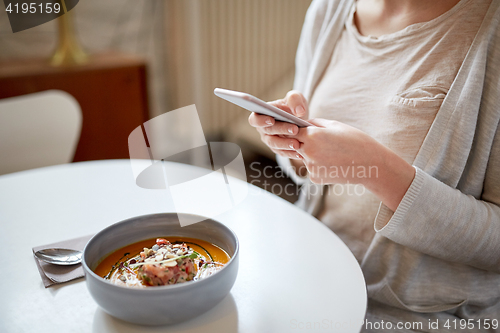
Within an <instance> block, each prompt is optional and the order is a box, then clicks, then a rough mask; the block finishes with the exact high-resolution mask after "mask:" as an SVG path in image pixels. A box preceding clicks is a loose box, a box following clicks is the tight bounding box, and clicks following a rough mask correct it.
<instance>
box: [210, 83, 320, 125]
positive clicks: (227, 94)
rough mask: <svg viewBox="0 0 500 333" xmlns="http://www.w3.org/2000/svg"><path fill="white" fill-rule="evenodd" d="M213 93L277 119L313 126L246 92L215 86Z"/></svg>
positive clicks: (249, 109)
mask: <svg viewBox="0 0 500 333" xmlns="http://www.w3.org/2000/svg"><path fill="white" fill-rule="evenodd" d="M214 94H215V95H217V96H219V97H220V98H223V99H225V100H226V101H229V102H231V103H234V104H236V105H238V106H241V107H242V108H244V109H247V110H248V111H252V112H255V113H259V114H264V115H266V116H271V117H273V118H274V119H276V120H278V121H284V122H287V123H292V124H295V125H297V126H299V127H307V126H314V125H313V124H311V123H309V122H307V121H305V120H303V119H300V118H299V117H296V116H294V115H293V114H290V113H288V112H286V111H283V110H281V109H279V108H277V107H275V106H272V105H269V104H267V103H266V102H264V101H262V100H260V99H258V98H257V97H254V96H252V95H250V94H247V93H243V92H239V91H233V90H227V89H221V88H215V89H214Z"/></svg>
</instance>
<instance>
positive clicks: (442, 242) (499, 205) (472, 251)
mask: <svg viewBox="0 0 500 333" xmlns="http://www.w3.org/2000/svg"><path fill="white" fill-rule="evenodd" d="M484 162H485V163H487V169H486V173H485V180H484V184H483V193H482V194H481V196H480V198H475V197H473V196H471V195H466V194H464V193H462V192H461V191H460V190H459V189H455V188H452V187H450V186H448V185H447V184H445V183H442V182H441V181H439V180H437V179H435V178H434V177H432V176H431V175H429V174H427V173H426V172H424V171H422V170H421V169H419V168H416V167H415V169H416V175H415V178H414V180H413V182H412V184H411V185H410V187H409V189H408V190H407V192H406V194H405V196H404V197H403V199H402V201H401V203H400V204H399V206H398V208H397V209H396V211H395V212H394V213H393V212H392V211H391V210H390V209H389V208H388V207H386V206H385V205H383V204H381V206H380V209H379V212H378V215H377V217H376V219H375V230H376V231H377V232H378V233H380V234H381V235H383V236H385V237H387V238H389V239H391V240H392V241H394V242H396V243H399V244H402V245H405V246H407V247H409V248H412V249H413V250H416V251H419V252H422V253H425V254H428V255H431V256H434V257H437V258H441V259H444V260H448V261H452V262H459V263H463V264H466V265H469V266H472V267H476V268H480V269H484V270H489V271H494V272H497V273H500V130H499V129H498V128H497V131H496V134H495V137H494V139H493V143H492V148H491V153H490V157H489V160H488V161H484Z"/></svg>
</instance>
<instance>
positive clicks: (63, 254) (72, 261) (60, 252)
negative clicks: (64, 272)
mask: <svg viewBox="0 0 500 333" xmlns="http://www.w3.org/2000/svg"><path fill="white" fill-rule="evenodd" d="M35 257H37V258H38V259H40V260H41V261H45V262H48V263H49V264H54V265H76V264H79V263H80V262H81V261H82V251H77V250H68V249H44V250H39V251H36V252H35Z"/></svg>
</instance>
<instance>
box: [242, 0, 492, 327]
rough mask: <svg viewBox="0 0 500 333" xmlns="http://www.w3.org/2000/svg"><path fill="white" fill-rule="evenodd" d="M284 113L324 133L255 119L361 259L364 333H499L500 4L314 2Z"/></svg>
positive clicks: (310, 202)
mask: <svg viewBox="0 0 500 333" xmlns="http://www.w3.org/2000/svg"><path fill="white" fill-rule="evenodd" d="M272 104H273V105H275V106H277V107H279V108H281V109H283V110H285V111H287V112H291V113H293V114H295V115H297V116H300V117H302V118H304V119H312V120H311V122H312V123H314V124H315V125H317V127H307V128H300V129H299V128H298V127H297V126H295V125H291V124H288V123H282V122H276V121H275V120H274V119H272V118H270V117H267V116H263V115H257V114H252V115H251V116H250V118H249V122H250V124H251V125H252V126H254V127H256V128H257V130H258V131H259V133H260V134H261V138H262V140H263V141H264V142H265V143H266V144H267V145H268V146H269V147H270V148H271V149H272V150H273V151H274V152H275V153H276V154H277V155H278V160H279V162H280V164H281V165H282V167H284V168H285V169H286V170H288V172H289V174H290V176H291V177H293V178H294V179H295V180H296V182H297V183H299V184H303V187H302V189H303V190H302V193H301V197H300V198H299V202H298V205H300V206H301V207H303V208H304V209H305V210H307V211H309V212H311V214H314V215H315V216H317V217H318V218H319V219H320V220H321V221H323V222H324V223H325V224H327V225H328V226H329V227H330V228H331V229H332V230H333V231H335V232H336V233H337V234H338V235H339V236H340V237H341V238H342V239H343V240H344V242H345V243H346V244H347V245H348V246H349V247H350V249H351V250H352V251H353V253H354V255H355V256H356V258H357V259H358V260H359V262H360V264H361V267H362V269H363V273H364V276H365V280H366V283H367V289H368V297H369V302H368V304H369V306H368V312H367V317H366V320H367V323H366V325H365V326H364V328H365V329H367V330H369V329H370V325H368V323H369V322H371V323H374V322H381V321H382V320H383V321H384V322H387V321H390V322H392V323H394V325H396V324H397V323H398V322H416V321H419V322H421V323H422V326H421V328H420V330H423V331H430V330H431V329H434V330H433V332H436V331H445V332H446V331H459V330H460V328H461V327H460V325H459V324H458V323H459V322H460V321H459V320H460V319H466V320H469V321H468V323H472V322H473V324H469V325H468V326H467V327H466V330H467V331H482V330H485V329H486V330H493V331H495V330H494V326H492V321H494V320H497V321H498V320H500V274H499V273H500V207H499V205H500V130H499V121H500V1H496V0H493V1H491V0H460V1H459V0H443V1H429V0H359V1H357V2H354V1H352V0H351V1H342V0H332V1H326V0H315V1H313V3H312V4H311V7H310V8H309V10H308V13H307V16H306V20H305V23H304V28H303V31H302V35H301V40H300V43H299V48H298V52H297V59H296V78H295V90H294V91H292V92H290V93H288V94H287V96H286V97H285V98H284V99H282V100H278V101H275V102H272ZM292 165H293V167H292ZM304 165H305V167H306V168H307V170H306V169H305V168H301V166H304ZM436 323H437V325H438V326H439V330H435V328H436ZM454 323H455V324H454ZM462 323H463V321H462ZM488 323H489V324H488ZM454 325H455V326H454ZM372 327H373V326H372ZM393 327H396V326H393ZM497 328H498V326H497ZM397 331H404V330H403V329H398V330H397Z"/></svg>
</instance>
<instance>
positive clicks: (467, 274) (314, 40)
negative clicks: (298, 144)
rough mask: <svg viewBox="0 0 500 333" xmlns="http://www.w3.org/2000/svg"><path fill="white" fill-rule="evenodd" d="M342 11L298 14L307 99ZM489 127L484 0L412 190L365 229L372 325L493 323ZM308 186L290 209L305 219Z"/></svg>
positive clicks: (299, 79)
mask: <svg viewBox="0 0 500 333" xmlns="http://www.w3.org/2000/svg"><path fill="white" fill-rule="evenodd" d="M352 6H353V1H352V0H331V1H326V0H314V1H313V3H312V4H311V6H310V8H309V10H308V12H307V16H306V20H305V23H304V27H303V30H302V35H301V39H300V43H299V47H298V51H297V58H296V77H295V89H297V90H299V91H301V92H302V93H303V94H304V95H305V96H306V98H307V99H309V98H310V97H311V93H312V91H313V89H314V87H315V86H316V84H317V82H318V80H319V78H320V76H321V74H322V73H323V71H324V69H325V67H326V66H327V64H328V62H329V59H330V56H331V54H332V52H333V49H334V47H335V43H336V41H337V39H338V38H339V36H340V33H341V31H342V29H343V26H344V22H345V20H346V18H347V15H348V13H349V10H350V9H351V8H352ZM499 122H500V1H496V0H493V1H492V4H491V6H490V8H489V10H488V12H487V14H486V17H485V19H484V22H483V24H482V26H481V28H480V30H479V32H478V34H477V36H476V38H475V39H474V41H473V43H472V46H471V48H470V50H469V52H468V54H467V56H466V58H465V60H464V62H463V64H462V67H461V68H460V71H459V72H458V74H457V77H456V79H455V81H454V82H453V84H452V86H451V88H450V90H449V92H448V94H447V96H446V98H445V100H444V102H443V104H442V106H441V108H440V110H439V112H438V114H437V116H436V119H435V120H434V123H433V124H432V127H431V129H430V130H429V133H428V134H427V136H426V138H425V140H424V142H423V144H422V147H421V149H420V151H419V152H418V155H417V157H416V159H415V161H414V167H415V168H416V169H417V172H416V176H415V179H414V181H413V183H412V184H411V186H410V188H409V189H408V191H407V193H406V195H405V196H404V198H403V200H402V201H401V203H400V205H399V207H398V208H397V210H396V212H394V213H393V212H392V211H390V210H389V209H388V208H387V207H386V206H385V205H381V207H380V209H379V213H378V215H377V217H376V220H375V221H374V228H375V230H376V235H375V237H374V239H373V241H372V243H371V245H370V247H369V249H368V251H367V253H366V255H365V257H364V259H363V261H362V263H361V266H362V269H363V272H364V276H365V280H366V283H367V289H368V296H369V300H370V303H369V304H371V305H370V307H374V308H375V307H376V306H375V305H376V304H379V305H380V308H384V307H385V310H384V311H378V312H377V310H373V311H372V312H373V313H374V316H375V317H377V318H379V319H380V318H389V317H391V316H392V318H398V319H405V320H411V319H413V318H421V319H422V318H424V319H425V318H454V317H452V316H453V315H454V316H458V317H460V318H483V317H486V318H489V319H494V318H496V319H499V320H500V274H499V273H500V207H499V205H500V130H499ZM311 186H318V185H313V184H311V183H309V182H306V184H304V186H303V187H302V189H303V191H302V193H301V197H300V199H299V201H298V202H297V204H298V205H299V206H301V207H302V208H303V209H305V210H307V211H309V212H310V213H311V214H313V215H314V214H316V213H317V212H318V210H319V209H320V207H321V201H322V200H321V197H318V196H315V195H313V194H312V193H320V191H317V190H315V191H311V190H310V187H311ZM386 222H387V225H385V223H386ZM384 225H385V226H384ZM386 305H389V307H388V306H386ZM370 312H371V311H370V310H369V313H370ZM387 313H391V316H388V315H386V314H387ZM424 313H428V314H424ZM430 313H434V314H430ZM424 319H422V320H424ZM425 321H426V322H427V319H425ZM424 328H425V325H424Z"/></svg>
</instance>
